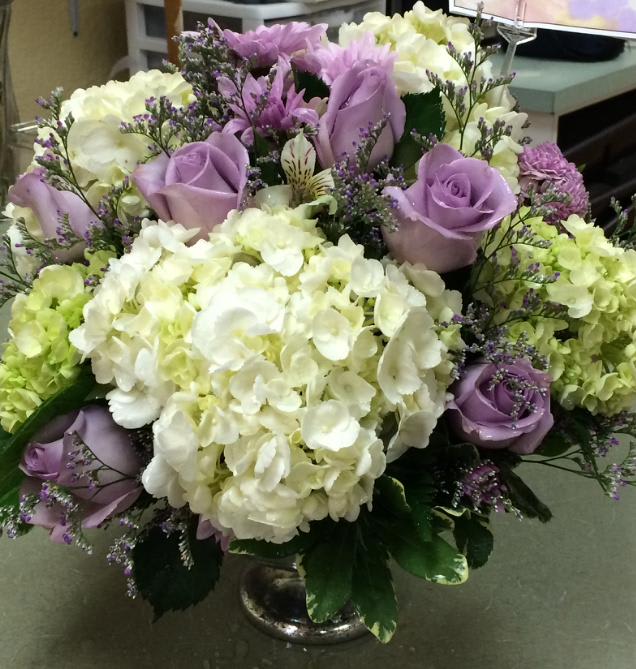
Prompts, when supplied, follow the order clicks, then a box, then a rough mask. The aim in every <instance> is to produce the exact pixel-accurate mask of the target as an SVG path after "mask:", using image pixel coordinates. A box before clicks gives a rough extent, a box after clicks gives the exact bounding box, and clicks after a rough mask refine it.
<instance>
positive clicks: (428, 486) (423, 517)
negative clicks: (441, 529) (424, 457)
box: [406, 472, 435, 541]
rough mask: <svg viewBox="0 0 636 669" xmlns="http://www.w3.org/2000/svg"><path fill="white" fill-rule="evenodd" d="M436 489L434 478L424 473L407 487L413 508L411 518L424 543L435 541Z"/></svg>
mask: <svg viewBox="0 0 636 669" xmlns="http://www.w3.org/2000/svg"><path fill="white" fill-rule="evenodd" d="M434 497H435V487H434V486H433V480H432V478H431V477H430V476H429V475H428V474H427V473H426V472H422V473H421V474H420V476H418V478H417V479H415V480H413V481H411V482H409V483H408V484H407V487H406V499H407V501H408V504H409V506H410V507H411V518H412V520H413V524H414V526H415V530H416V532H417V534H418V536H419V538H420V539H421V540H422V541H431V540H432V539H433V520H434V518H433V509H432V505H433V499H434Z"/></svg>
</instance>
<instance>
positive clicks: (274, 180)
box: [251, 132, 285, 186]
mask: <svg viewBox="0 0 636 669" xmlns="http://www.w3.org/2000/svg"><path fill="white" fill-rule="evenodd" d="M275 149H276V147H274V146H273V145H272V144H270V142H269V141H268V140H267V139H265V138H264V137H263V136H261V135H259V134H258V132H255V133H254V146H253V149H252V153H253V156H252V161H251V162H252V164H253V165H256V166H257V167H258V168H259V169H260V171H261V179H262V180H263V181H264V182H265V183H266V184H267V185H268V186H276V185H278V184H282V183H284V181H285V179H284V175H283V172H282V168H281V165H280V161H279V160H278V159H277V160H275V161H272V160H270V158H271V156H272V155H276V151H275ZM263 159H264V160H263Z"/></svg>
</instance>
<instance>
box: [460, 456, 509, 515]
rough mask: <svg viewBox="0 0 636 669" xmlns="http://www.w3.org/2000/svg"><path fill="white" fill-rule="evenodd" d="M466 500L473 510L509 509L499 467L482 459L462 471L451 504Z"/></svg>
mask: <svg viewBox="0 0 636 669" xmlns="http://www.w3.org/2000/svg"><path fill="white" fill-rule="evenodd" d="M466 502H468V503H469V504H471V506H472V508H473V509H474V510H475V511H480V512H485V513H488V512H489V511H493V510H494V511H497V512H501V511H510V510H511V508H512V505H511V502H510V500H509V498H508V494H507V489H506V486H505V484H504V483H503V482H502V481H501V476H500V472H499V468H498V467H497V466H496V465H494V464H493V463H492V462H488V461H483V462H481V463H479V464H478V465H476V466H475V467H473V468H471V469H469V470H467V471H465V472H464V476H463V478H461V479H460V480H459V482H458V483H457V490H456V492H455V496H454V498H453V506H459V505H461V504H463V503H466Z"/></svg>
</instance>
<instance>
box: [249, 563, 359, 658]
mask: <svg viewBox="0 0 636 669" xmlns="http://www.w3.org/2000/svg"><path fill="white" fill-rule="evenodd" d="M240 597H241V605H242V607H243V611H244V612H245V614H246V615H247V618H248V619H249V620H250V622H251V623H252V624H253V625H254V626H255V627H257V628H258V629H259V630H261V631H262V632H265V633H266V634H269V635H270V636H273V637H275V638H278V639H282V640H283V641H287V642H289V643H299V644H304V645H309V644H325V645H329V644H336V643H342V642H345V641H353V640H354V639H357V638H359V637H361V636H364V635H366V634H368V631H367V629H366V627H365V626H364V624H363V623H362V621H361V620H360V617H359V616H358V615H357V613H356V612H355V610H354V609H353V606H351V605H347V606H345V608H344V609H342V610H341V611H340V612H339V613H338V614H337V615H336V616H334V618H333V619H331V620H328V621H327V622H325V623H315V622H313V621H312V620H311V618H310V617H309V614H308V613H307V606H306V604H305V598H306V591H305V582H304V580H303V578H302V576H301V575H300V574H299V573H298V570H297V569H296V565H295V564H294V562H293V561H291V560H287V561H284V560H277V561H271V562H270V561H254V562H252V564H251V565H250V566H248V567H247V569H246V570H245V571H244V572H243V576H242V578H241V584H240Z"/></svg>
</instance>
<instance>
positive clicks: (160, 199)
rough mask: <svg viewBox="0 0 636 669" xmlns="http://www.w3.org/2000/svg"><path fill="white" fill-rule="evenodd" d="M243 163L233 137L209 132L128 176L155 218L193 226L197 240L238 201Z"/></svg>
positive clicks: (243, 152)
mask: <svg viewBox="0 0 636 669" xmlns="http://www.w3.org/2000/svg"><path fill="white" fill-rule="evenodd" d="M248 165H249V156H248V153H247V149H246V148H245V147H244V146H243V145H242V144H241V142H240V141H239V140H238V139H237V138H236V137H234V136H232V135H226V134H222V133H220V132H213V133H212V134H211V135H210V136H209V137H208V139H207V140H206V141H205V142H194V143H192V144H186V145H185V146H184V147H182V148H180V149H179V150H178V151H175V152H174V153H173V154H172V156H171V157H170V158H168V156H166V155H165V154H162V155H161V156H159V157H157V158H155V159H154V160H152V161H151V162H149V163H146V164H145V165H140V166H139V167H138V168H137V169H136V170H135V172H134V174H133V180H134V182H135V183H136V184H137V188H139V190H140V192H141V194H142V195H143V196H144V197H145V198H146V200H147V201H148V203H149V204H150V206H151V207H152V208H153V209H154V210H155V212H156V213H157V215H158V216H159V218H161V219H162V220H164V221H174V222H175V223H180V224H181V225H183V226H184V227H186V228H199V235H198V237H197V238H199V239H202V238H205V237H207V235H208V233H209V232H210V231H211V230H212V228H213V227H214V226H215V225H217V224H219V223H222V222H223V221H224V220H225V218H226V217H227V215H228V214H229V212H230V211H232V209H236V208H237V207H238V206H239V205H240V203H241V200H242V198H243V193H244V191H245V186H246V184H247V168H248Z"/></svg>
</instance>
